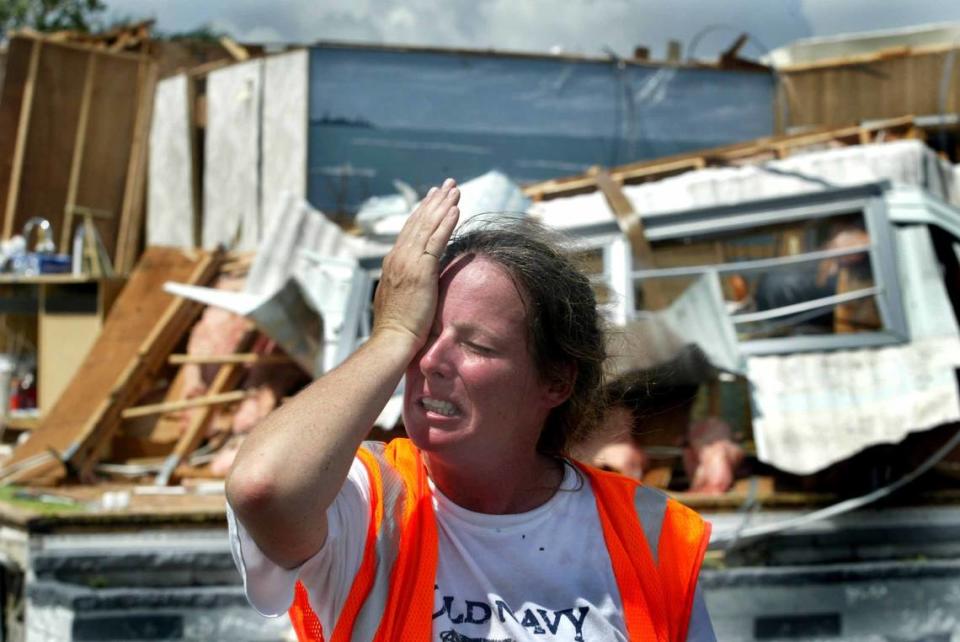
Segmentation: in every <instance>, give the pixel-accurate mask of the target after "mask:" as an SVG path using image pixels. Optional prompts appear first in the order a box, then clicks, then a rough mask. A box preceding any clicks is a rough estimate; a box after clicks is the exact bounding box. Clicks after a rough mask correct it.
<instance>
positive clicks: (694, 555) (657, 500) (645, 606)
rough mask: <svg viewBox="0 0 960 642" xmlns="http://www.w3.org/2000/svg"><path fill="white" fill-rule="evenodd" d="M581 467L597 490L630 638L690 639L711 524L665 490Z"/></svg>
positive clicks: (605, 537)
mask: <svg viewBox="0 0 960 642" xmlns="http://www.w3.org/2000/svg"><path fill="white" fill-rule="evenodd" d="M578 466H579V467H580V469H581V471H583V472H584V474H585V475H586V477H587V478H588V479H589V481H590V484H591V487H592V489H593V494H594V497H595V499H596V503H597V511H598V513H599V515H600V522H601V526H602V529H603V535H604V541H605V543H606V545H607V550H608V551H609V553H610V561H611V563H612V565H613V570H614V575H615V576H616V579H617V586H618V587H619V589H620V598H621V601H622V602H623V608H624V620H625V622H626V625H627V632H628V634H629V636H630V639H632V640H634V639H636V640H671V641H672V640H685V639H686V634H687V626H688V624H689V620H690V612H691V610H692V608H693V598H694V594H695V590H696V584H697V577H698V576H699V572H700V564H701V562H702V561H703V555H704V553H705V552H706V547H707V543H708V541H709V532H710V531H709V525H708V524H707V523H706V522H704V521H703V519H701V518H700V516H699V515H697V514H696V513H695V512H693V511H692V510H690V509H689V508H687V507H685V506H683V505H682V504H680V503H679V502H676V501H675V500H673V499H670V498H668V497H667V496H666V495H665V494H664V493H661V492H660V491H657V490H654V489H650V488H647V487H645V486H643V485H642V484H640V483H639V482H637V481H635V480H632V479H629V478H627V477H624V476H622V475H618V474H615V473H609V472H606V471H601V470H598V469H596V468H593V467H591V466H586V465H584V464H580V463H578Z"/></svg>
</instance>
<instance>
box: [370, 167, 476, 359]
mask: <svg viewBox="0 0 960 642" xmlns="http://www.w3.org/2000/svg"><path fill="white" fill-rule="evenodd" d="M459 199H460V190H459V189H457V185H456V182H455V181H454V180H453V179H447V180H446V181H444V183H443V185H441V186H440V187H439V188H433V189H431V190H430V191H429V192H428V193H427V195H426V196H425V197H424V199H423V200H422V201H421V202H420V204H419V205H418V206H417V208H416V209H415V210H414V211H413V213H412V214H411V215H410V217H409V218H408V219H407V221H406V223H405V224H404V226H403V229H402V230H401V231H400V234H399V235H398V236H397V241H396V243H395V244H394V246H393V248H392V249H391V250H390V253H389V254H388V255H387V256H386V257H385V258H384V261H383V273H382V275H381V279H380V284H379V286H378V287H377V292H376V296H375V297H374V325H375V328H380V329H393V330H396V329H399V330H401V331H403V332H408V333H410V334H412V335H413V336H415V337H417V340H418V342H420V343H422V342H423V341H424V340H426V336H427V334H428V332H429V329H430V325H431V324H432V323H433V314H434V311H435V309H436V304H437V280H438V276H439V259H440V257H441V256H442V254H443V251H444V248H445V247H446V245H447V242H448V241H449V240H450V235H451V234H452V233H453V229H454V227H456V224H457V219H458V217H459V213H460V212H459V209H458V208H457V203H458V202H459Z"/></svg>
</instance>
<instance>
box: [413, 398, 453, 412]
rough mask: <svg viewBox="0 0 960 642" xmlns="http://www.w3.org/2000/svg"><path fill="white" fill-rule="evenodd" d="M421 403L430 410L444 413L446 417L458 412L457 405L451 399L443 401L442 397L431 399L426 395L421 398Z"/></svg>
mask: <svg viewBox="0 0 960 642" xmlns="http://www.w3.org/2000/svg"><path fill="white" fill-rule="evenodd" d="M420 403H422V404H423V407H424V408H426V409H427V410H429V411H430V412H435V413H437V414H438V415H443V416H444V417H453V416H455V415H456V414H457V407H456V406H454V405H453V404H452V403H450V402H449V401H441V400H440V399H430V398H429V397H424V398H423V399H421V400H420Z"/></svg>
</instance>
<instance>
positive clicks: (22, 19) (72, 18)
mask: <svg viewBox="0 0 960 642" xmlns="http://www.w3.org/2000/svg"><path fill="white" fill-rule="evenodd" d="M106 8H107V7H106V5H105V4H104V3H103V0H0V35H2V34H5V33H6V32H7V31H9V30H10V29H19V28H21V27H30V28H32V29H36V30H37V31H60V30H64V29H67V30H71V31H93V30H94V29H96V28H97V27H99V26H100V22H99V18H100V14H102V13H103V12H104V11H105V10H106Z"/></svg>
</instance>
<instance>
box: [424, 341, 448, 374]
mask: <svg viewBox="0 0 960 642" xmlns="http://www.w3.org/2000/svg"><path fill="white" fill-rule="evenodd" d="M449 344H450V340H449V338H447V337H445V336H443V335H442V334H440V335H435V336H432V337H430V338H429V339H427V343H426V345H425V346H424V347H423V351H422V352H421V353H420V372H422V373H423V374H424V375H425V376H430V375H434V376H439V377H447V376H449V375H450V355H449Z"/></svg>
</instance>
